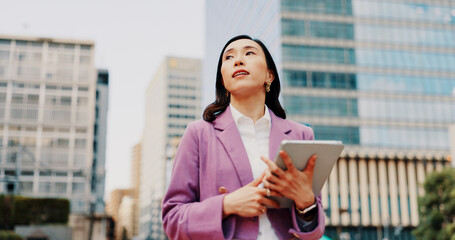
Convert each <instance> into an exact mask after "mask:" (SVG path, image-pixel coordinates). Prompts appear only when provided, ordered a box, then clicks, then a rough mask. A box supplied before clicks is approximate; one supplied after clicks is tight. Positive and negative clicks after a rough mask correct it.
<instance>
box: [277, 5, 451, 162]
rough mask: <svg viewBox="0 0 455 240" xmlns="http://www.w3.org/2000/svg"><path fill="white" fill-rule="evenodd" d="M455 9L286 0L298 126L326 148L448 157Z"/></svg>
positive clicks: (287, 50)
mask: <svg viewBox="0 0 455 240" xmlns="http://www.w3.org/2000/svg"><path fill="white" fill-rule="evenodd" d="M424 2H426V3H424ZM454 5H455V2H454V1H423V2H422V1H416V3H413V2H412V1H372V0H356V1H355V0H353V1H351V0H340V1H291V0H284V1H282V3H281V7H282V11H281V13H282V18H281V27H282V29H281V32H282V55H283V69H282V70H283V71H282V74H283V78H284V82H283V84H284V94H283V95H284V104H285V106H286V109H287V110H288V113H289V114H290V115H291V118H293V119H296V120H297V121H300V122H306V123H309V124H311V125H312V126H313V128H314V130H315V133H316V136H317V137H318V138H322V139H340V140H343V142H344V143H345V144H348V145H360V146H362V147H368V148H370V147H374V148H393V149H407V150H406V151H410V149H415V150H418V151H420V150H423V149H425V150H426V151H431V152H440V153H442V154H444V155H447V153H446V151H447V150H448V148H449V142H448V140H449V136H448V124H449V123H453V122H455V99H454V96H455V54H454V53H455V6H454Z"/></svg>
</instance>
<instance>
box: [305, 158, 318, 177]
mask: <svg viewBox="0 0 455 240" xmlns="http://www.w3.org/2000/svg"><path fill="white" fill-rule="evenodd" d="M317 157H318V156H317V155H316V154H313V155H311V157H310V159H309V160H308V163H307V165H306V167H305V169H303V172H304V173H306V174H308V176H309V177H311V179H313V171H314V166H316V159H317Z"/></svg>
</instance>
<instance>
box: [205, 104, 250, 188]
mask: <svg viewBox="0 0 455 240" xmlns="http://www.w3.org/2000/svg"><path fill="white" fill-rule="evenodd" d="M213 123H214V128H215V129H216V130H218V131H215V132H216V136H217V138H218V139H219V140H220V142H221V144H222V145H223V146H224V148H225V149H226V151H227V153H228V154H229V157H230V158H231V161H232V163H233V164H234V167H235V169H236V171H237V175H238V177H239V179H240V182H241V183H242V186H244V185H246V184H248V183H250V182H251V181H253V172H252V171H251V166H250V162H249V160H248V155H247V153H246V150H245V146H244V145H243V142H242V138H241V137H240V133H239V130H238V129H237V125H236V124H235V122H234V119H233V118H232V113H231V109H230V107H229V106H228V107H227V108H226V110H225V111H224V112H223V113H221V114H220V115H219V116H218V117H217V118H216V119H215V121H214V122H213Z"/></svg>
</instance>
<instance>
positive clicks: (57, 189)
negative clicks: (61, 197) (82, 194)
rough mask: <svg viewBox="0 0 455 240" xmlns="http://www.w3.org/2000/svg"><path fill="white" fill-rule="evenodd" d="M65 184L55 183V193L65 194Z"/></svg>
mask: <svg viewBox="0 0 455 240" xmlns="http://www.w3.org/2000/svg"><path fill="white" fill-rule="evenodd" d="M66 189H67V184H66V183H62V182H56V183H55V193H66Z"/></svg>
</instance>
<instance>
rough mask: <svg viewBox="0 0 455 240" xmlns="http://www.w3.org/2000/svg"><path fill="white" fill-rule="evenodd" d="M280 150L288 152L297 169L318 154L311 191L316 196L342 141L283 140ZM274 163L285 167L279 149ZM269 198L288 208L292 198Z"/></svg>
mask: <svg viewBox="0 0 455 240" xmlns="http://www.w3.org/2000/svg"><path fill="white" fill-rule="evenodd" d="M280 150H284V151H286V152H287V153H288V154H289V156H290V158H291V160H292V162H293V163H294V166H295V167H296V168H297V169H299V170H303V169H304V168H305V167H306V165H307V163H308V160H309V158H310V157H311V156H312V155H313V154H316V155H317V156H318V157H317V159H316V165H315V166H314V172H313V192H314V195H315V196H318V195H319V193H320V192H321V190H322V186H324V183H325V181H326V180H327V178H328V177H329V175H330V172H331V171H332V168H333V166H334V165H335V163H336V162H337V160H338V158H339V157H340V154H341V151H343V143H342V142H341V141H320V140H283V141H282V142H281V145H280ZM275 163H276V165H278V167H280V168H282V169H286V166H285V164H284V162H283V159H282V158H281V156H280V154H279V151H278V153H277V156H276V158H275ZM271 198H272V199H274V200H276V201H277V202H278V203H279V204H280V208H288V207H291V205H292V200H291V199H288V198H286V197H271Z"/></svg>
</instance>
